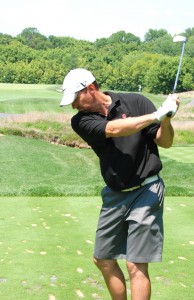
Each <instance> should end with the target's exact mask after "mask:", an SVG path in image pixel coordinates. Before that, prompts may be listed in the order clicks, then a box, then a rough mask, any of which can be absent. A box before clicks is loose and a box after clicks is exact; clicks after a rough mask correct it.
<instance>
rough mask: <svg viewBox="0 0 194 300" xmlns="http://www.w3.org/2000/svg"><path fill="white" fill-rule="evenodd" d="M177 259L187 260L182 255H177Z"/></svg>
mask: <svg viewBox="0 0 194 300" xmlns="http://www.w3.org/2000/svg"><path fill="white" fill-rule="evenodd" d="M178 259H180V260H187V258H186V257H184V256H178Z"/></svg>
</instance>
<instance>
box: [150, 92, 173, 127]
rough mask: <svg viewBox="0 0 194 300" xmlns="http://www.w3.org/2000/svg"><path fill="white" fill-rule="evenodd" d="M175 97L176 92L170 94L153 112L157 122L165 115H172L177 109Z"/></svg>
mask: <svg viewBox="0 0 194 300" xmlns="http://www.w3.org/2000/svg"><path fill="white" fill-rule="evenodd" d="M176 99H177V95H176V94H170V95H169V96H168V98H167V99H166V100H165V101H164V102H163V103H162V105H161V106H160V107H159V108H158V110H157V111H155V112H154V115H155V117H156V119H157V120H158V121H159V122H161V121H162V120H163V119H164V118H166V117H170V118H172V117H174V115H175V114H176V112H177V109H178V105H177V104H176Z"/></svg>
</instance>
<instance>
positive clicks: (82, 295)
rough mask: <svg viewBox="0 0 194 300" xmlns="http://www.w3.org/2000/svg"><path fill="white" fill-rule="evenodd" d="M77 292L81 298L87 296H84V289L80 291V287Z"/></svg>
mask: <svg viewBox="0 0 194 300" xmlns="http://www.w3.org/2000/svg"><path fill="white" fill-rule="evenodd" d="M76 294H77V296H78V297H79V298H85V296H84V294H83V292H82V291H80V290H79V289H78V290H76Z"/></svg>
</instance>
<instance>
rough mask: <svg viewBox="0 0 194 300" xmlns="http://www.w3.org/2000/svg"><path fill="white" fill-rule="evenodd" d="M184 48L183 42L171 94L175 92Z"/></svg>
mask: <svg viewBox="0 0 194 300" xmlns="http://www.w3.org/2000/svg"><path fill="white" fill-rule="evenodd" d="M184 49H185V42H183V46H182V52H181V56H180V61H179V66H178V71H177V74H176V79H175V83H174V88H173V91H172V93H173V94H174V93H175V92H176V87H177V83H178V78H179V74H180V70H181V65H182V60H183V54H184Z"/></svg>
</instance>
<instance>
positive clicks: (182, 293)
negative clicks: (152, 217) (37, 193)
mask: <svg viewBox="0 0 194 300" xmlns="http://www.w3.org/2000/svg"><path fill="white" fill-rule="evenodd" d="M100 205H101V199H100V197H60V198H58V197H54V196H53V197H49V198H47V197H46V198H44V197H42V198H40V197H11V198H10V197H3V198H2V197H1V198H0V209H1V218H0V224H1V226H0V236H1V238H0V253H1V255H0V298H1V299H3V300H15V299H19V300H26V299H28V300H42V299H49V295H54V296H55V299H57V300H63V299H71V300H76V299H80V297H78V295H77V293H78V291H80V292H81V293H83V295H84V296H85V299H101V300H108V299H110V297H109V295H108V292H107V290H106V288H105V284H104V281H103V279H102V276H101V274H100V272H99V271H98V270H97V269H96V267H95V266H94V265H93V263H92V255H93V247H94V234H95V228H96V223H97V218H98V214H99V210H100ZM193 214H194V198H186V197H179V198H175V197H167V198H166V200H165V213H164V221H165V244H164V255H163V262H162V263H154V264H150V275H151V278H152V300H157V299H161V300H169V299H170V300H182V299H187V300H192V299H193V289H194V270H193V268H192V261H193V251H194V235H193V232H194V223H193ZM183 224H184V225H183ZM120 264H121V267H122V269H123V270H124V273H125V277H126V280H127V286H128V288H129V280H128V275H127V272H126V268H125V263H124V261H121V262H120Z"/></svg>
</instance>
